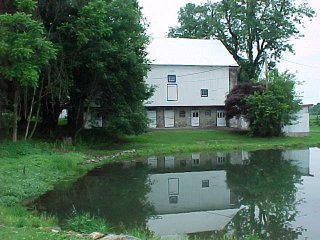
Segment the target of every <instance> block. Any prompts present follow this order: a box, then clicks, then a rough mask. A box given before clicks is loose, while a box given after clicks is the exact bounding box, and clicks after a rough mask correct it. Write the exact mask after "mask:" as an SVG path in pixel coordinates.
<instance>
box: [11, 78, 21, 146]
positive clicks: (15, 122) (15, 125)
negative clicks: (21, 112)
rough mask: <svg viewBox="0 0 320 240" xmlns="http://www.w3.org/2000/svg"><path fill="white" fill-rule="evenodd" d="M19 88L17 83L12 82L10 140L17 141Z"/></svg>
mask: <svg viewBox="0 0 320 240" xmlns="http://www.w3.org/2000/svg"><path fill="white" fill-rule="evenodd" d="M19 95H20V89H19V86H18V84H17V83H15V84H14V94H13V124H12V126H13V127H12V128H13V129H12V141H13V142H17V138H18V137H17V135H18V105H19Z"/></svg>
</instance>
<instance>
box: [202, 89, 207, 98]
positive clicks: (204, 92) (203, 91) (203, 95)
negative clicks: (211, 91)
mask: <svg viewBox="0 0 320 240" xmlns="http://www.w3.org/2000/svg"><path fill="white" fill-rule="evenodd" d="M201 97H208V89H201Z"/></svg>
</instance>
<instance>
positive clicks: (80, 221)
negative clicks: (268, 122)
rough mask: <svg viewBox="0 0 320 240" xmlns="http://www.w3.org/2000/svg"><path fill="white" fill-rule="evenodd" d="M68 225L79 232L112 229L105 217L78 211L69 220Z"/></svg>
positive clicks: (102, 231) (103, 231)
mask: <svg viewBox="0 0 320 240" xmlns="http://www.w3.org/2000/svg"><path fill="white" fill-rule="evenodd" d="M67 226H68V228H70V229H71V230H72V231H75V232H79V233H92V232H101V233H107V232H109V231H110V228H109V227H108V226H107V223H106V222H105V221H104V220H103V219H101V218H99V217H95V216H91V215H90V214H89V213H80V214H78V213H76V214H75V215H74V216H73V217H71V218H69V219H68V220H67Z"/></svg>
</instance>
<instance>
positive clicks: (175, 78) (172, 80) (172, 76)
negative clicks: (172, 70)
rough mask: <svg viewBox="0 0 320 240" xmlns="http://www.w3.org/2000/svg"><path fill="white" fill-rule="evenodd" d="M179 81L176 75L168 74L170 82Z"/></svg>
mask: <svg viewBox="0 0 320 240" xmlns="http://www.w3.org/2000/svg"><path fill="white" fill-rule="evenodd" d="M176 81H177V76H176V75H168V82H170V83H175V82H176Z"/></svg>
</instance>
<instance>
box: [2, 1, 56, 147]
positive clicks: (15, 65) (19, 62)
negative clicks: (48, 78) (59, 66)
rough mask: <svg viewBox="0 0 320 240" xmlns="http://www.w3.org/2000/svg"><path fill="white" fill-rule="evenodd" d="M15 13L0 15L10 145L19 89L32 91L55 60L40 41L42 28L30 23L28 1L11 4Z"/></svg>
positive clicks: (32, 4) (32, 5)
mask: <svg viewBox="0 0 320 240" xmlns="http://www.w3.org/2000/svg"><path fill="white" fill-rule="evenodd" d="M15 3H16V4H15V6H16V9H17V11H16V12H14V13H4V14H1V15H0V75H1V77H3V78H4V79H5V80H7V81H10V82H11V85H12V92H13V96H12V99H13V100H12V103H13V104H12V105H13V107H12V109H13V135H12V139H13V141H14V142H15V141H17V122H18V105H19V102H20V89H21V87H24V86H31V87H33V88H35V87H36V86H37V84H38V80H39V74H40V71H41V67H43V66H44V65H45V64H47V63H48V61H49V60H50V59H52V58H54V57H55V49H54V46H53V44H52V42H50V41H48V40H47V39H46V38H45V37H44V32H43V25H42V24H41V23H40V22H39V21H37V20H34V19H33V17H32V15H31V12H32V11H33V10H34V9H35V2H34V1H32V0H19V1H16V2H15Z"/></svg>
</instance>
